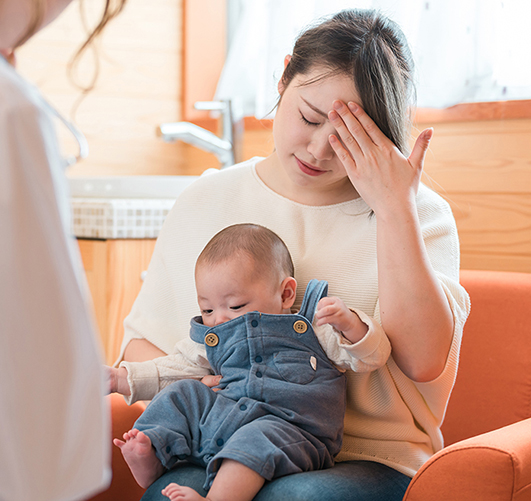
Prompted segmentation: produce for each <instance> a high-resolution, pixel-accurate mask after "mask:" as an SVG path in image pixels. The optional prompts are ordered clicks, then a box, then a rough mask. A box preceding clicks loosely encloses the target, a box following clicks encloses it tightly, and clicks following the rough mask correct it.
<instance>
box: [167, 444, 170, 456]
mask: <svg viewBox="0 0 531 501" xmlns="http://www.w3.org/2000/svg"><path fill="white" fill-rule="evenodd" d="M170 452H171V447H170V446H169V445H168V447H166V454H169V453H170Z"/></svg>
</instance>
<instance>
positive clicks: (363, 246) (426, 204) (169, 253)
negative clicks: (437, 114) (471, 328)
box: [122, 158, 470, 476]
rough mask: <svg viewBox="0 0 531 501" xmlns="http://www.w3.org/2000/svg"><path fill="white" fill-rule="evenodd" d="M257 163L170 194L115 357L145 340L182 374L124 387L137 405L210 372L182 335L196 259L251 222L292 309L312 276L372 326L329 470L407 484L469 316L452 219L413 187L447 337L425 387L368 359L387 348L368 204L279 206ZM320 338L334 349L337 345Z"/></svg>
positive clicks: (357, 350) (352, 352)
mask: <svg viewBox="0 0 531 501" xmlns="http://www.w3.org/2000/svg"><path fill="white" fill-rule="evenodd" d="M259 160H260V159H259V158H253V159H251V160H249V161H247V162H244V163H242V164H238V165H236V166H234V167H231V168H229V169H225V170H223V171H220V172H219V173H213V174H209V175H205V176H203V177H201V178H200V179H199V180H197V181H196V182H195V183H193V184H192V185H191V186H190V187H189V188H187V189H186V190H185V191H184V192H183V193H182V194H181V196H180V197H179V198H178V200H177V202H176V203H175V206H174V208H173V209H172V211H171V212H170V214H169V215H168V218H167V219H166V222H165V224H164V227H163V229H162V231H161V233H160V236H159V238H158V241H157V244H156V247H155V252H154V254H153V258H152V260H151V263H150V265H149V268H148V273H147V277H146V281H145V283H144V285H143V287H142V290H141V292H140V294H139V295H138V298H137V300H136V301H135V304H134V306H133V309H132V311H131V313H130V315H129V316H128V317H127V318H126V320H125V322H124V325H125V336H124V342H123V345H122V352H123V349H124V348H125V346H126V345H127V343H128V342H129V341H130V340H131V339H135V338H145V339H147V340H149V341H150V342H151V343H153V344H154V345H155V346H157V347H159V348H160V349H161V350H163V351H164V352H166V353H172V352H174V353H176V354H178V355H177V356H178V357H180V358H179V360H180V364H181V365H180V366H179V367H178V370H177V371H174V372H173V373H172V370H173V369H172V367H171V365H172V364H170V363H168V364H164V363H156V362H153V363H149V362H148V363H147V364H141V366H142V367H140V368H138V369H139V370H138V371H136V372H135V377H134V381H133V378H131V379H130V384H131V385H132V386H133V387H135V384H136V385H138V393H137V398H146V395H151V396H152V395H153V394H154V393H155V392H156V391H158V390H159V389H160V388H162V387H164V386H165V385H166V384H168V383H169V382H171V381H173V380H175V379H179V378H182V371H183V370H184V371H185V372H186V374H187V376H188V377H201V376H202V375H204V374H208V373H209V372H210V367H209V365H208V360H207V359H206V356H205V352H204V349H202V347H200V348H199V349H198V346H197V344H196V343H194V342H193V341H191V340H190V339H189V336H188V333H189V323H190V319H191V318H192V317H193V316H196V315H198V314H199V309H198V306H197V300H196V291H195V284H194V266H195V261H196V259H197V256H198V255H199V253H200V252H201V250H202V249H203V247H204V246H205V244H206V243H207V242H208V241H209V240H210V238H211V237H212V236H213V235H214V234H215V233H217V232H218V231H219V230H221V229H223V228H225V227H226V226H229V225H231V224H235V223H256V224H261V225H263V226H266V227H268V228H270V229H271V230H273V231H274V232H276V233H277V234H278V235H279V236H280V237H281V238H282V239H283V240H284V242H285V243H286V245H287V246H288V248H289V249H290V252H291V254H292V257H293V261H294V263H295V274H296V277H295V278H296V279H297V281H298V290H297V297H298V302H297V303H296V304H295V305H294V309H295V310H298V309H299V308H300V301H301V300H302V297H303V295H304V290H305V288H306V285H307V283H308V282H309V280H310V279H312V278H317V279H320V280H327V281H328V283H329V295H331V296H338V297H340V298H341V299H343V301H345V303H346V305H347V306H348V307H350V308H352V309H355V310H356V311H360V312H364V313H365V314H366V315H367V317H366V318H368V319H369V320H366V321H367V322H368V323H369V324H371V323H372V324H373V328H371V329H370V330H369V335H367V336H365V338H364V339H362V340H361V341H360V342H359V343H357V344H355V345H351V346H349V347H348V348H347V349H346V351H345V353H347V358H350V360H348V361H347V362H346V366H348V367H349V368H348V369H347V381H348V389H347V413H346V416H345V431H344V440H343V448H342V450H341V452H340V454H339V456H338V457H337V460H338V461H342V460H349V459H364V460H372V461H377V462H380V463H384V464H387V465H389V466H390V467H392V468H395V469H397V470H399V471H401V472H403V473H405V474H406V475H410V476H413V475H414V474H415V472H416V471H417V470H418V469H419V468H420V466H421V465H422V464H423V463H424V462H425V461H426V460H427V459H428V458H429V457H430V456H431V455H432V454H433V453H434V452H436V451H438V450H439V449H441V448H442V447H443V440H442V435H441V432H440V429H439V426H440V424H441V422H442V420H443V417H444V413H445V409H446V404H447V401H448V398H449V396H450V392H451V389H452V386H453V384H454V381H455V376H456V372H457V364H458V358H459V348H460V344H461V336H462V332H463V325H464V322H465V320H466V318H467V315H468V311H469V308H470V305H469V299H468V295H467V293H466V291H465V290H464V289H463V288H462V287H461V286H460V285H459V243H458V237H457V231H456V228H455V222H454V219H453V216H452V213H451V210H450V208H449V207H448V204H447V203H446V202H445V201H444V200H442V199H441V198H440V197H439V196H438V195H437V194H435V193H434V192H432V191H431V190H429V189H428V188H426V187H425V186H423V185H421V187H420V189H419V194H418V196H417V207H418V213H419V219H420V224H421V229H422V234H423V238H424V242H425V244H426V248H427V251H428V255H429V257H430V260H431V263H432V266H433V268H434V270H435V272H436V274H437V276H438V278H439V280H440V281H441V284H442V287H443V288H444V291H445V293H446V296H447V298H448V301H449V304H450V307H451V309H452V312H453V316H454V325H455V331H454V337H453V342H452V347H451V350H450V354H449V357H448V360H447V363H446V367H445V369H444V371H443V373H442V374H441V375H440V376H439V377H438V378H437V379H435V380H434V381H431V382H428V383H415V382H413V381H411V380H410V379H409V378H407V377H406V376H405V375H404V374H403V373H402V372H401V371H400V369H399V368H398V366H397V365H396V364H395V363H394V361H393V358H392V356H390V357H389V358H388V359H387V362H386V363H383V362H384V360H382V359H381V358H379V357H376V358H375V357H374V355H375V351H376V352H379V353H383V354H385V352H386V346H387V345H388V340H387V338H386V336H385V333H383V330H382V329H381V328H378V325H379V320H380V315H379V302H378V280H377V262H376V218H375V217H370V215H369V208H368V206H367V205H366V204H365V202H364V201H363V200H362V199H360V198H358V199H356V200H352V201H349V202H344V203H340V204H336V205H331V206H319V207H311V206H305V205H301V204H299V203H296V202H293V201H291V200H288V199H286V198H284V197H282V196H280V195H278V194H277V193H275V192H273V191H272V190H270V189H269V188H268V187H267V186H266V185H265V184H264V183H263V182H262V181H261V180H260V178H259V177H258V175H257V174H256V170H255V165H256V163H257V162H258V161H259ZM328 328H329V329H332V328H331V327H328ZM328 339H330V340H332V341H331V342H335V343H336V344H337V343H339V341H338V340H339V339H340V338H339V337H338V336H334V335H330V336H328ZM344 347H345V346H343V348H344ZM160 360H161V359H159V361H160ZM173 362H175V359H174V360H173ZM382 364H383V365H382ZM353 368H354V369H355V370H352V369H353ZM131 370H132V371H134V370H135V369H131ZM179 374H180V375H179ZM143 380H144V381H143Z"/></svg>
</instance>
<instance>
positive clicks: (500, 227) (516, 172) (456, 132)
mask: <svg viewBox="0 0 531 501" xmlns="http://www.w3.org/2000/svg"><path fill="white" fill-rule="evenodd" d="M419 127H420V126H419ZM425 172H426V174H427V176H425V179H424V181H425V182H426V183H427V184H428V185H429V186H431V187H432V188H433V189H434V190H436V191H437V192H439V193H440V194H441V195H443V196H444V197H445V198H446V199H447V200H448V202H449V203H450V205H451V207H452V210H453V213H454V216H455V218H456V221H457V227H458V230H459V236H460V240H461V267H462V268H469V269H491V270H507V271H525V272H528V273H531V118H528V119H499V120H486V121H477V122H474V121H472V122H458V123H440V124H436V125H435V135H434V137H433V140H432V144H431V148H430V151H429V153H428V157H427V160H426V167H425Z"/></svg>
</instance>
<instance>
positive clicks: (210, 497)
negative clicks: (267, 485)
mask: <svg viewBox="0 0 531 501" xmlns="http://www.w3.org/2000/svg"><path fill="white" fill-rule="evenodd" d="M264 482H265V480H264V478H263V477H261V476H260V475H258V473H256V472H255V471H254V470H251V468H248V467H247V466H245V465H243V464H241V463H238V462H237V461H233V460H232V459H224V460H223V462H222V463H221V467H220V468H219V471H218V473H217V475H216V477H215V478H214V482H212V487H211V488H210V490H209V491H208V494H207V497H206V498H204V497H203V496H201V495H200V494H198V493H197V492H196V491H194V490H193V489H190V487H183V486H181V485H177V484H170V485H168V486H167V487H166V488H165V489H163V491H162V494H163V495H164V496H166V497H168V498H170V499H171V501H177V500H183V501H201V500H207V501H252V499H253V498H254V497H255V496H256V494H257V493H258V491H259V490H260V489H261V488H262V486H263V485H264Z"/></svg>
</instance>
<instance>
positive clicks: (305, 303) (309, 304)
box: [299, 278, 328, 323]
mask: <svg viewBox="0 0 531 501" xmlns="http://www.w3.org/2000/svg"><path fill="white" fill-rule="evenodd" d="M327 294H328V282H326V281H325V280H316V279H315V278H314V279H312V280H310V281H309V282H308V286H307V287H306V292H305V293H304V298H303V300H302V305H301V309H300V311H299V315H302V316H303V317H306V318H307V319H308V321H309V322H310V323H312V322H313V316H314V314H315V309H316V308H317V303H318V302H319V301H320V299H321V298H323V297H325V296H326V295H327Z"/></svg>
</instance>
